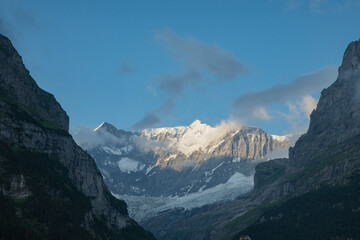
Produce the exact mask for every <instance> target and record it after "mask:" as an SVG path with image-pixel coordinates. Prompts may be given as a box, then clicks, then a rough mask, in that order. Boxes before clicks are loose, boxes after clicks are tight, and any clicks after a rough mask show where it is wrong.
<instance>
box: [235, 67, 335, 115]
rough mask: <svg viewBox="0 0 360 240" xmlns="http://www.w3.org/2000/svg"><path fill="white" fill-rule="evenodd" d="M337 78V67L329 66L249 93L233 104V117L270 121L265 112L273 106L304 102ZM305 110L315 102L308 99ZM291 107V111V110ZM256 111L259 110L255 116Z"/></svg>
mask: <svg viewBox="0 0 360 240" xmlns="http://www.w3.org/2000/svg"><path fill="white" fill-rule="evenodd" d="M336 76H337V67H336V66H329V67H326V68H323V69H321V70H319V71H317V72H315V73H311V74H308V75H303V76H300V77H298V78H296V79H295V80H293V81H291V82H289V83H287V84H278V85H275V86H273V87H271V88H268V89H265V90H262V91H253V92H247V93H245V94H243V95H241V96H239V97H238V98H237V99H236V100H235V101H234V102H233V108H232V113H231V117H232V119H239V120H242V121H247V120H252V119H262V120H266V119H269V118H270V116H269V114H267V112H266V111H264V110H258V109H266V107H268V106H270V105H273V104H287V103H289V102H290V103H293V102H297V101H300V100H302V99H303V98H304V97H305V96H308V95H310V94H314V93H317V92H318V91H320V90H322V89H323V88H325V87H327V86H329V85H330V84H331V83H333V82H334V81H335V79H336ZM303 101H304V105H306V106H304V108H310V107H311V104H312V103H313V101H312V100H311V99H310V98H306V99H305V100H303ZM291 108H292V107H290V108H289V109H291ZM254 109H257V112H256V114H254Z"/></svg>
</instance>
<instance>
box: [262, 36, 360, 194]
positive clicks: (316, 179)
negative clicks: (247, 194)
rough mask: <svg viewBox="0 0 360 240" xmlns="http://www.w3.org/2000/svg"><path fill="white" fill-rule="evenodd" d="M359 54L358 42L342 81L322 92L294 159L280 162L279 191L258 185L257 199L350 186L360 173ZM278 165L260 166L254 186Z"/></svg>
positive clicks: (345, 64) (341, 74)
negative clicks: (351, 178)
mask: <svg viewBox="0 0 360 240" xmlns="http://www.w3.org/2000/svg"><path fill="white" fill-rule="evenodd" d="M359 56H360V43H359V41H356V42H352V43H350V44H349V46H348V48H347V49H346V51H345V53H344V57H343V62H342V65H341V66H340V67H339V76H338V78H337V80H336V81H335V82H334V83H333V84H332V85H331V86H330V87H328V88H327V89H324V90H323V91H322V93H321V97H320V100H319V103H318V105H317V108H316V110H315V111H313V113H312V114H311V117H310V125H309V129H308V131H307V132H306V133H305V134H304V135H303V136H301V137H300V139H299V140H298V141H297V142H296V144H295V146H294V147H293V148H290V150H289V160H284V161H282V162H281V164H282V166H283V167H282V168H281V169H282V170H281V172H282V173H280V171H273V172H272V175H273V179H272V180H273V181H272V182H271V183H270V185H272V186H274V188H272V187H269V186H270V185H269V184H264V185H263V184H255V188H256V189H257V190H258V191H256V194H255V195H256V196H257V194H258V193H259V192H264V191H265V192H267V191H272V192H273V194H263V193H262V194H260V195H264V196H265V195H266V198H268V199H271V198H275V199H277V198H280V197H282V196H284V195H286V194H290V193H296V194H299V193H302V192H304V191H308V190H310V189H314V188H316V187H318V186H319V185H321V184H323V183H331V184H336V183H345V182H346V181H347V178H348V177H349V176H350V175H351V174H353V172H354V171H356V169H358V167H359V164H360V161H359V159H358V157H357V154H358V149H357V143H358V141H359V137H360V120H359V119H360V107H359V106H360V105H359V103H360V95H359V93H360V92H359V90H360V88H359V87H360V68H359V61H358V59H359ZM279 163H280V162H279V161H278V162H276V161H271V162H269V163H266V164H263V165H260V166H258V170H259V171H258V172H257V174H256V175H255V182H259V183H260V182H262V181H263V180H264V178H267V177H268V175H266V174H262V173H263V172H264V171H267V170H266V169H271V168H279V167H280V166H279ZM285 166H286V167H285ZM275 175H276V176H275ZM268 183H269V182H268ZM265 189H267V190H265ZM270 189H271V190H270Z"/></svg>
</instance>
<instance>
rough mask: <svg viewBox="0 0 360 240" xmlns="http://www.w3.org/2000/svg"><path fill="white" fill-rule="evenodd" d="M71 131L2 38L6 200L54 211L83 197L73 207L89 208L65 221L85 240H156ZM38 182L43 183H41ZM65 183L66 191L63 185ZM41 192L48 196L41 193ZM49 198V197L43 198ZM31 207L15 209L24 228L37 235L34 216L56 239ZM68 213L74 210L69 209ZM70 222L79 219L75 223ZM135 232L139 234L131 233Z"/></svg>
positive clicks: (0, 108)
mask: <svg viewBox="0 0 360 240" xmlns="http://www.w3.org/2000/svg"><path fill="white" fill-rule="evenodd" d="M68 128H69V118H68V116H67V115H66V113H65V111H64V110H63V109H62V108H61V106H60V104H59V103H58V102H57V101H56V100H55V98H54V96H53V95H51V94H49V93H47V92H45V91H43V90H42V89H40V88H39V87H38V86H37V84H36V83H35V81H34V80H33V79H32V78H31V76H30V75H29V72H28V71H27V70H26V69H25V66H24V64H23V63H22V60H21V57H20V56H19V54H18V53H17V52H16V50H15V49H14V48H13V46H12V44H11V42H10V41H9V40H8V39H7V38H6V37H4V36H2V35H0V143H1V152H0V153H1V154H0V160H1V161H0V170H1V171H0V172H1V181H0V185H1V189H2V191H1V192H2V196H5V198H6V197H10V199H7V200H4V201H5V202H7V203H9V204H10V203H11V204H13V203H12V201H11V199H22V201H23V202H25V203H26V204H30V205H31V204H35V203H37V202H42V201H43V202H42V204H39V206H38V207H39V208H40V209H41V211H45V212H46V211H49V212H51V209H50V210H49V209H46V208H45V205H46V204H50V203H51V204H54V206H57V205H56V204H57V203H58V204H59V206H63V205H65V206H67V201H69V200H70V199H72V197H73V196H78V197H73V199H72V202H73V204H74V206H76V204H79V209H82V208H84V209H83V211H82V212H81V213H78V212H76V213H74V216H72V215H71V212H70V213H68V215H66V216H67V217H68V218H69V222H66V221H65V222H63V223H62V224H64V225H66V226H67V225H69V228H70V229H71V231H74V232H77V231H80V232H81V236H83V237H85V238H86V239H87V238H96V239H114V238H119V239H123V238H125V237H126V236H127V237H128V238H126V239H135V238H136V236H138V237H139V236H143V237H144V239H146V238H148V239H152V236H151V234H149V233H147V232H145V231H144V230H143V229H142V228H141V227H140V226H138V225H137V224H136V223H135V222H134V221H133V220H131V219H130V218H129V217H128V215H127V210H126V204H125V203H124V202H122V201H119V200H117V199H115V198H114V197H113V196H112V195H111V194H110V192H109V190H108V189H107V187H106V186H105V184H104V183H103V180H102V176H101V174H100V172H99V171H98V170H97V167H96V165H95V162H94V160H93V159H92V158H91V157H90V156H89V155H88V154H87V153H86V152H84V151H83V150H82V149H81V148H80V147H79V146H78V145H77V144H76V143H75V142H74V140H73V139H72V137H71V135H70V134H68ZM26 158H28V159H26ZM39 159H42V161H39ZM50 163H51V164H53V165H51V166H52V167H51V166H50V165H49V164H50ZM25 165H26V166H28V167H24V166H25ZM33 168H34V169H33ZM29 169H33V170H34V171H30V170H29ZM36 169H38V171H37V170H36ZM54 169H55V172H54ZM48 175H49V176H48ZM44 176H48V178H46V179H44ZM34 179H38V181H37V183H36V181H34ZM57 180H58V181H57ZM65 182H66V184H67V185H66V186H68V187H67V188H66V187H65V186H64V185H63V184H65ZM40 183H41V184H40ZM35 185H36V186H35ZM61 186H64V188H62V187H61ZM66 189H68V190H66ZM69 189H71V191H70V190H69ZM39 191H44V192H42V194H39ZM68 191H70V192H68ZM45 196H46V197H49V199H47V200H41V199H42V197H45ZM40 198H41V199H40ZM69 198H70V199H69ZM80 199H81V201H84V202H83V204H81V203H80V202H81V201H80ZM87 203H88V205H87ZM26 204H25V205H21V206H16V207H17V208H18V209H21V211H20V213H18V218H16V219H15V220H14V221H16V222H18V223H19V226H22V227H21V228H26V229H28V228H30V230H29V229H28V230H29V231H30V232H31V234H33V233H34V234H35V233H36V234H37V231H38V230H37V228H35V227H34V229H32V228H31V227H28V225H27V224H26V222H27V221H30V220H27V219H28V218H29V219H30V218H31V219H33V220H31V221H35V222H36V224H37V225H36V226H39V228H40V227H42V226H43V227H44V228H46V229H47V230H46V231H44V233H43V236H42V237H41V238H44V239H47V238H53V237H54V238H53V239H55V236H54V235H52V234H53V233H54V231H56V230H55V229H54V227H56V226H48V225H47V224H48V222H46V221H42V220H41V218H40V217H35V216H37V214H38V213H33V215H31V214H28V215H27V213H28V206H27V205H26ZM86 206H87V207H86ZM43 208H44V209H43ZM63 211H65V212H67V211H71V210H70V209H69V210H67V209H66V207H65V208H64V210H63ZM64 214H65V213H64ZM34 215H35V216H34ZM56 217H57V216H54V217H53V218H51V216H50V220H49V221H50V222H51V221H60V223H61V221H62V219H61V218H59V219H57V218H56ZM34 219H35V220H34ZM71 219H79V220H78V221H77V222H76V223H71V221H72V220H71ZM76 224H77V225H76ZM19 228H20V227H19ZM80 228H81V229H83V230H81V229H80ZM79 229H80V230H79ZM134 229H135V230H136V231H138V234H136V233H135V234H133V233H132V232H131V231H134ZM2 230H3V229H2ZM9 231H10V230H9ZM14 232H16V231H14ZM62 234H63V235H62V237H65V238H69V239H70V238H75V239H76V238H77V236H76V234H75V235H73V236H72V235H71V233H69V235H64V234H65V233H62ZM131 234H133V235H131ZM60 235H61V234H60ZM51 236H52V237H51ZM78 237H79V236H78ZM79 238H80V237H79ZM39 239H40V238H39Z"/></svg>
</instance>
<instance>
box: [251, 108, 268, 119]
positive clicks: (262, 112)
mask: <svg viewBox="0 0 360 240" xmlns="http://www.w3.org/2000/svg"><path fill="white" fill-rule="evenodd" d="M253 116H254V118H255V119H260V120H264V121H270V119H271V116H270V115H269V113H268V112H267V110H266V109H265V108H263V107H260V108H258V109H255V110H254V112H253Z"/></svg>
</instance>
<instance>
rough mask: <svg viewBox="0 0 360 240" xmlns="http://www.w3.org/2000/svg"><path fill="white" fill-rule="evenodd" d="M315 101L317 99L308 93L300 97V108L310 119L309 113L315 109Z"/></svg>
mask: <svg viewBox="0 0 360 240" xmlns="http://www.w3.org/2000/svg"><path fill="white" fill-rule="evenodd" d="M317 102H318V100H316V99H315V98H313V97H312V96H310V95H307V96H305V97H304V98H303V99H302V101H301V103H300V109H301V110H302V111H303V112H304V113H305V116H306V118H307V119H310V114H311V113H312V111H313V110H314V109H316V105H317Z"/></svg>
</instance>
